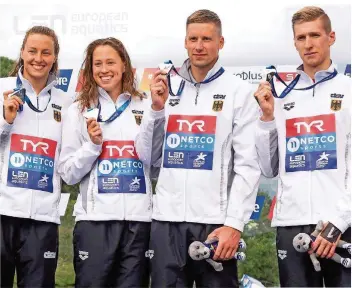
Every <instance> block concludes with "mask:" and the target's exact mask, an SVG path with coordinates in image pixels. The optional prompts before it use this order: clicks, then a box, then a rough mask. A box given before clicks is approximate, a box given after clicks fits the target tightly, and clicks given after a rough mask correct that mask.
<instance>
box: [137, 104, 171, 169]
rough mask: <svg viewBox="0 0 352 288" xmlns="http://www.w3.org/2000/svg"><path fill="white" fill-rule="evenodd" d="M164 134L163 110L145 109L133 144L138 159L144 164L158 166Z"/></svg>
mask: <svg viewBox="0 0 352 288" xmlns="http://www.w3.org/2000/svg"><path fill="white" fill-rule="evenodd" d="M164 136H165V110H164V109H163V110H160V111H154V110H153V109H152V108H151V106H149V108H148V109H147V110H146V111H145V115H144V116H143V119H142V123H141V127H140V130H139V133H138V134H137V136H136V141H135V146H136V152H137V154H138V157H139V159H140V160H141V161H142V162H143V164H144V165H146V166H149V167H150V166H154V167H160V164H161V160H162V149H163V143H164Z"/></svg>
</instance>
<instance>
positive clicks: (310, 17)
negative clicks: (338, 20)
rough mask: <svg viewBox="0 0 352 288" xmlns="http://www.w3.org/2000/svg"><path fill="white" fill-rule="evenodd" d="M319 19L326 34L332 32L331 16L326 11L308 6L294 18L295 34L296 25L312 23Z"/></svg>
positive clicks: (294, 15)
mask: <svg viewBox="0 0 352 288" xmlns="http://www.w3.org/2000/svg"><path fill="white" fill-rule="evenodd" d="M317 19H321V20H322V21H323V25H324V29H325V31H326V33H330V32H331V21H330V18H329V16H328V15H327V14H326V13H325V11H324V10H323V9H321V8H319V7H316V6H307V7H304V8H302V9H300V10H299V11H297V12H296V13H295V14H293V16H292V30H293V32H295V29H294V27H295V24H300V23H304V22H311V21H315V20H317Z"/></svg>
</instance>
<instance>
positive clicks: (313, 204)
mask: <svg viewBox="0 0 352 288" xmlns="http://www.w3.org/2000/svg"><path fill="white" fill-rule="evenodd" d="M292 28H293V33H294V43H295V47H296V49H297V51H298V53H299V55H300V57H301V59H302V61H303V65H301V66H300V67H298V69H297V73H298V76H297V78H296V79H295V80H294V81H293V83H295V82H297V83H296V85H295V86H294V89H301V90H292V89H289V88H287V87H281V88H279V87H277V86H278V85H275V86H276V87H275V86H273V82H271V85H270V84H269V83H268V82H265V83H262V84H260V86H259V88H258V90H257V92H256V93H255V96H256V97H257V98H258V100H259V104H260V107H261V109H262V112H263V113H262V116H261V117H260V119H258V125H257V134H256V146H257V151H258V155H259V158H260V165H261V169H262V172H263V174H264V175H265V176H267V177H273V176H276V175H278V178H279V179H278V180H279V182H278V183H279V185H278V195H277V202H276V206H275V209H274V217H273V221H272V226H274V227H277V239H276V244H277V250H278V262H279V274H280V284H281V286H296V287H297V286H305V287H312V286H314V287H316V286H323V281H324V284H325V286H346V287H347V286H348V287H351V270H350V269H346V268H344V267H343V266H342V265H340V264H338V263H335V262H334V261H332V260H330V259H319V260H320V262H321V272H315V271H314V269H313V265H312V263H311V261H310V259H309V255H308V254H302V253H298V252H296V251H295V250H294V248H293V246H292V240H293V238H294V236H295V235H296V234H298V233H301V232H303V233H307V234H310V233H311V232H312V231H313V230H314V227H315V225H316V224H317V222H318V221H319V220H323V221H324V222H325V223H326V227H325V229H324V230H323V232H322V233H321V235H320V236H319V237H318V238H317V240H316V241H315V243H314V245H313V248H314V250H315V251H316V253H317V255H318V256H320V257H322V258H330V257H331V256H332V255H333V254H334V250H335V247H336V241H337V239H339V237H341V238H342V239H343V240H345V241H347V242H351V228H349V227H350V226H351V210H350V209H351V208H350V207H351V206H350V205H351V194H350V193H351V192H350V171H349V170H350V157H351V154H350V151H351V141H350V140H351V113H350V112H351V111H350V105H351V79H350V78H349V77H346V76H345V75H342V74H338V73H337V72H336V68H335V65H334V64H333V63H332V61H331V59H330V46H331V45H333V44H334V42H335V32H333V31H332V30H331V23H330V19H329V17H328V16H327V15H326V14H325V12H324V11H323V10H322V9H320V8H318V7H305V8H303V9H301V10H300V11H298V12H296V13H295V14H294V15H293V18H292ZM290 86H291V88H292V86H293V85H290ZM275 88H276V89H275ZM282 88H285V89H282ZM280 90H281V91H280ZM282 90H283V91H282ZM279 92H280V93H279ZM273 95H276V96H278V97H280V96H281V97H280V98H275V99H274V97H273ZM341 234H342V236H341ZM338 253H339V254H340V255H341V256H344V257H347V258H350V255H349V254H348V252H347V251H338Z"/></svg>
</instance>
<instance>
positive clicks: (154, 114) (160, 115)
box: [149, 107, 165, 120]
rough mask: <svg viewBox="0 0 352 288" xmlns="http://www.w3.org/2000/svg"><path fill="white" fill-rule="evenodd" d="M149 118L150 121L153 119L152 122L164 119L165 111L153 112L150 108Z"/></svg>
mask: <svg viewBox="0 0 352 288" xmlns="http://www.w3.org/2000/svg"><path fill="white" fill-rule="evenodd" d="M149 117H150V119H153V120H156V119H160V118H164V117H165V109H162V110H160V111H155V110H153V108H152V107H150V109H149Z"/></svg>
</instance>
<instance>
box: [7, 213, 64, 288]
mask: <svg viewBox="0 0 352 288" xmlns="http://www.w3.org/2000/svg"><path fill="white" fill-rule="evenodd" d="M0 219H1V224H0V237H1V238H0V246H1V263H0V266H1V276H0V287H11V288H12V287H13V281H14V275H15V270H16V273H17V285H18V287H55V271H56V266H57V259H58V225H57V224H55V223H49V222H42V221H36V220H32V219H24V218H16V217H9V216H4V215H1V216H0Z"/></svg>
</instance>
